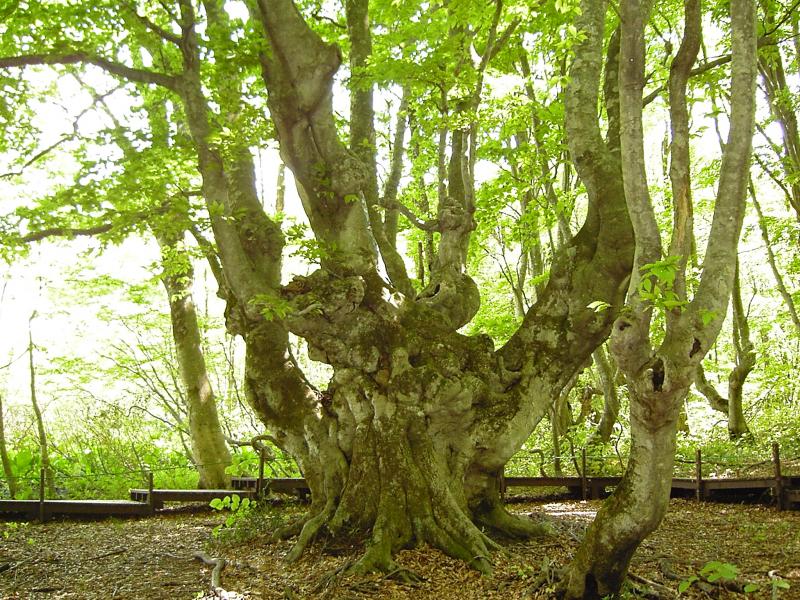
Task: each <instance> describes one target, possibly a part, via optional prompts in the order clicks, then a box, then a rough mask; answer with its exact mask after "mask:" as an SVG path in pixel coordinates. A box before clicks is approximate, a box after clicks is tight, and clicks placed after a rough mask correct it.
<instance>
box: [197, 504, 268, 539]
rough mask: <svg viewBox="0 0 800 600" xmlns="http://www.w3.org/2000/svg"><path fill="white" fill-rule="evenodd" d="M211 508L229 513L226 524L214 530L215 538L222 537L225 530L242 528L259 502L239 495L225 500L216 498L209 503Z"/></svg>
mask: <svg viewBox="0 0 800 600" xmlns="http://www.w3.org/2000/svg"><path fill="white" fill-rule="evenodd" d="M209 506H211V508H213V509H214V510H218V511H228V514H227V516H226V517H225V522H224V523H222V524H221V525H217V526H216V527H214V529H213V530H212V533H213V535H214V537H215V538H218V537H219V536H220V535H221V532H222V530H223V529H234V528H236V527H241V523H242V522H243V521H245V520H246V519H247V518H248V517H249V516H250V513H251V512H252V511H253V509H255V508H256V506H257V502H255V501H254V500H250V498H241V497H240V496H239V495H238V494H232V495H230V496H225V497H224V498H222V499H220V498H214V499H213V500H212V501H211V502H209Z"/></svg>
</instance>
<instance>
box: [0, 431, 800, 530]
mask: <svg viewBox="0 0 800 600" xmlns="http://www.w3.org/2000/svg"><path fill="white" fill-rule="evenodd" d="M262 456H263V454H262ZM581 462H582V465H581V466H582V469H581V471H582V472H583V473H584V475H577V476H569V477H516V476H506V477H501V478H500V482H499V483H500V490H501V492H502V494H503V496H505V494H506V493H507V491H508V489H509V488H562V489H566V490H567V491H568V492H569V493H570V494H571V495H572V496H573V497H576V498H583V499H597V498H603V497H605V496H606V495H608V493H609V491H610V489H612V488H614V487H616V486H617V485H619V482H620V481H621V479H622V478H621V477H619V476H616V477H614V476H610V477H609V476H590V475H586V473H587V468H586V453H585V450H584V451H583V452H582V461H581ZM772 462H773V469H774V475H773V476H771V477H753V478H742V477H737V478H704V477H703V464H702V460H701V453H700V451H699V450H698V451H697V455H696V461H695V477H693V478H681V477H676V478H673V480H672V492H671V493H672V496H673V497H677V496H680V497H686V496H693V497H694V498H696V499H697V500H698V501H703V500H719V501H729V502H730V501H737V502H739V501H742V500H743V499H746V498H751V499H752V498H754V497H755V498H758V499H760V500H764V499H767V497H769V498H770V499H771V500H772V501H773V502H774V503H775V504H776V505H777V508H778V510H783V509H786V508H789V509H796V510H800V476H794V475H793V476H784V475H783V474H782V473H781V463H780V453H779V449H778V448H777V444H775V445H773V461H772ZM759 464H763V463H759ZM263 472H264V463H263V458H262V461H261V463H260V465H259V473H260V474H262V476H261V477H232V478H231V488H232V489H217V490H175V489H158V488H154V487H153V475H152V473H149V474H148V479H149V485H148V487H147V488H134V489H131V490H130V498H131V499H130V500H129V501H128V500H46V499H45V498H44V497H43V496H40V498H39V499H38V500H0V519H3V518H5V519H18V518H22V519H39V520H42V521H44V520H47V519H49V518H53V517H64V516H67V517H69V516H78V517H94V518H103V517H132V516H147V515H151V514H153V513H154V512H155V511H156V510H157V509H160V508H162V507H163V506H164V503H165V502H202V503H206V504H207V503H208V502H210V501H211V500H213V499H215V498H220V499H221V498H224V497H225V496H230V495H233V494H238V495H239V496H240V497H243V498H244V497H248V498H256V497H259V496H262V495H269V494H271V493H282V494H291V495H295V496H298V497H299V498H301V499H306V498H307V497H308V495H309V494H310V493H311V490H310V489H309V487H308V483H307V482H306V480H305V479H302V478H291V477H273V478H267V477H263ZM39 488H40V493H41V491H42V490H44V474H43V473H42V474H40V485H39Z"/></svg>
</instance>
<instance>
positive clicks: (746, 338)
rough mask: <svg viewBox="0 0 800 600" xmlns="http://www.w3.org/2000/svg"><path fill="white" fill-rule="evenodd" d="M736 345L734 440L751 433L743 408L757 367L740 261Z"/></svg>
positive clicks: (731, 388) (731, 399)
mask: <svg viewBox="0 0 800 600" xmlns="http://www.w3.org/2000/svg"><path fill="white" fill-rule="evenodd" d="M732 303H733V346H734V348H735V350H736V366H735V367H734V368H733V370H732V371H731V373H730V375H728V434H729V435H730V437H731V439H732V440H735V439H739V438H741V437H743V436H746V435H749V434H750V429H749V428H748V426H747V421H746V420H745V417H744V409H743V407H742V395H743V391H744V383H745V380H746V379H747V376H748V375H749V374H750V372H751V371H752V370H753V369H754V368H755V366H756V353H755V348H753V342H752V341H751V340H750V325H749V324H748V323H747V314H746V312H745V310H744V304H743V302H742V285H741V280H740V272H739V261H738V260H737V261H736V279H735V280H734V283H733V298H732Z"/></svg>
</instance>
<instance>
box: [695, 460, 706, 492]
mask: <svg viewBox="0 0 800 600" xmlns="http://www.w3.org/2000/svg"><path fill="white" fill-rule="evenodd" d="M694 478H695V486H696V487H695V498H696V500H697V501H698V502H700V501H702V500H703V497H704V496H705V494H704V493H703V451H702V450H700V448H697V449H696V450H695V451H694Z"/></svg>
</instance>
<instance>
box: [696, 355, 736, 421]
mask: <svg viewBox="0 0 800 600" xmlns="http://www.w3.org/2000/svg"><path fill="white" fill-rule="evenodd" d="M694 386H695V387H696V388H697V391H698V392H700V393H701V394H703V396H705V397H706V400H708V403H709V405H710V406H711V408H713V409H714V410H716V411H719V412H721V413H722V414H724V415H725V416H726V417H727V416H728V401H727V400H726V399H725V398H723V397H722V395H721V394H720V393H719V392H718V391H717V388H715V387H714V384H712V383H711V382H710V381H709V380H708V378H707V377H706V370H705V368H704V367H703V363H699V364H698V365H697V370H696V372H695V379H694Z"/></svg>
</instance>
